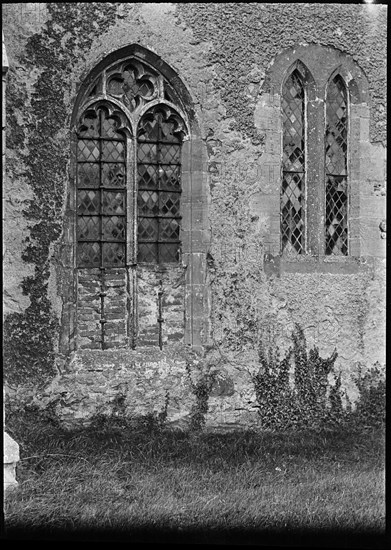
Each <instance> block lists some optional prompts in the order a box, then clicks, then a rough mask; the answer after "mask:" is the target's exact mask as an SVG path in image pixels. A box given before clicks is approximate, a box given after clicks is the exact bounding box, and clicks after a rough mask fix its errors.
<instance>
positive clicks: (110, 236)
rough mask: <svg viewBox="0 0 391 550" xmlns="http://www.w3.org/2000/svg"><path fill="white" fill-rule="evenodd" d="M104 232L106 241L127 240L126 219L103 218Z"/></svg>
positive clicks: (115, 217)
mask: <svg viewBox="0 0 391 550" xmlns="http://www.w3.org/2000/svg"><path fill="white" fill-rule="evenodd" d="M102 232H103V240H104V241H111V240H114V241H123V240H125V217H124V216H111V217H106V216H103V217H102Z"/></svg>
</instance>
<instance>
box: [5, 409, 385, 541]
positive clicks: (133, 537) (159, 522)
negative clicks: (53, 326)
mask: <svg viewBox="0 0 391 550" xmlns="http://www.w3.org/2000/svg"><path fill="white" fill-rule="evenodd" d="M7 431H8V433H9V434H10V435H11V436H12V437H14V439H15V440H16V441H18V443H19V444H20V454H21V460H20V462H19V464H18V467H17V479H18V481H19V487H18V488H17V489H15V490H14V491H12V492H11V493H10V494H9V497H8V498H7V501H6V504H5V528H6V536H7V537H10V538H26V537H27V538H31V537H42V536H45V537H46V538H50V537H51V536H52V537H53V538H57V537H58V536H61V539H62V540H63V539H64V538H68V539H69V540H71V539H83V538H88V539H93V540H104V539H110V540H116V539H119V540H127V541H143V542H163V541H172V542H182V543H183V542H185V543H207V542H216V543H220V544H221V543H227V544H230V543H237V544H243V543H248V544H250V543H257V544H260V545H264V544H270V543H273V541H274V540H278V543H279V544H281V543H282V544H284V545H285V544H286V545H291V544H292V543H294V544H296V543H299V544H302V545H307V543H308V545H311V546H319V547H321V546H327V545H329V544H330V540H331V538H332V539H333V540H335V539H337V540H338V541H339V542H340V543H342V545H343V546H344V547H356V546H357V547H368V548H383V547H384V544H383V543H384V530H385V481H384V463H385V458H384V434H383V431H382V430H379V429H378V430H366V431H362V432H357V431H352V430H348V429H345V430H339V431H336V432H330V431H328V432H326V431H325V432H324V433H316V432H311V431H308V432H305V433H304V432H301V433H292V432H290V433H284V434H283V433H280V434H271V433H261V432H260V433H255V432H235V433H227V434H206V433H204V434H202V435H200V436H197V437H196V436H194V435H189V434H188V433H184V432H173V431H169V430H163V431H154V430H148V429H147V428H146V427H142V426H139V427H133V428H132V427H130V426H129V425H127V424H126V423H124V422H121V421H117V422H116V421H109V422H106V423H105V422H102V423H101V424H100V425H96V426H95V427H91V428H85V429H82V430H78V431H73V432H65V431H63V430H61V429H59V428H58V427H56V426H55V425H51V424H50V423H48V422H45V421H44V420H43V419H42V418H40V417H39V416H37V415H36V414H34V413H32V412H30V413H29V414H26V413H25V414H23V415H20V416H19V417H16V416H15V417H13V418H7ZM59 534H61V535H59Z"/></svg>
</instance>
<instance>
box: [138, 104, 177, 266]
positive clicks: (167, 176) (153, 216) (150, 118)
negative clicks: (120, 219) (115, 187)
mask: <svg viewBox="0 0 391 550" xmlns="http://www.w3.org/2000/svg"><path fill="white" fill-rule="evenodd" d="M176 127H177V121H176V120H175V118H173V117H172V116H171V115H169V113H168V112H166V111H164V110H163V109H161V108H160V109H159V108H155V109H153V110H151V111H149V112H148V113H146V115H144V117H143V119H142V120H141V122H140V125H139V131H138V152H137V161H138V162H137V174H138V194H137V208H138V235H137V237H138V239H137V240H138V261H139V262H147V263H164V262H169V263H175V262H178V261H179V259H180V248H181V242H180V222H181V214H180V199H181V165H180V162H181V135H180V133H179V132H176V130H175V129H176Z"/></svg>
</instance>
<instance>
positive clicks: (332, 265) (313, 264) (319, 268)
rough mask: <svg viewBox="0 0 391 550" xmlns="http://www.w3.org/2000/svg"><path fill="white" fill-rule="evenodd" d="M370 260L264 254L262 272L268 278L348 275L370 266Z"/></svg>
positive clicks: (347, 257) (349, 257) (364, 258)
mask: <svg viewBox="0 0 391 550" xmlns="http://www.w3.org/2000/svg"><path fill="white" fill-rule="evenodd" d="M372 263H373V262H372V261H371V258H366V257H359V256H343V257H341V256H309V255H303V256H296V257H294V258H287V257H284V256H280V255H276V256H273V255H271V254H265V256H264V270H265V273H266V274H267V275H268V276H272V275H275V276H277V277H280V276H281V274H285V273H329V274H336V275H350V274H354V273H360V272H362V271H363V270H365V269H370V268H371V266H372Z"/></svg>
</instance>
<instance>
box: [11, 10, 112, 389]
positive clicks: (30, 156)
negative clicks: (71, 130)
mask: <svg viewBox="0 0 391 550" xmlns="http://www.w3.org/2000/svg"><path fill="white" fill-rule="evenodd" d="M46 6H47V10H48V15H49V18H48V21H47V22H46V24H45V25H44V26H43V27H42V30H41V31H40V32H37V33H35V34H33V35H32V36H31V37H30V38H29V39H28V41H27V44H26V47H25V53H24V58H23V59H22V60H21V62H22V65H24V66H25V67H26V68H27V69H30V70H31V72H32V73H34V74H38V77H37V80H36V81H35V82H34V85H33V93H32V94H31V98H30V102H28V101H25V102H24V108H23V109H22V108H21V105H20V103H21V101H20V98H19V95H20V94H19V95H18V93H17V91H16V89H15V88H17V86H16V83H12V84H11V86H10V88H9V91H10V93H9V94H8V97H7V111H8V113H10V116H9V117H8V119H7V136H10V137H7V143H8V145H9V146H10V147H12V148H13V149H15V150H18V151H19V154H20V156H21V157H23V162H24V164H25V167H26V168H25V174H24V175H25V177H26V180H27V181H28V183H29V185H30V186H31V189H32V192H33V194H34V198H33V199H32V200H30V201H29V204H28V206H27V208H26V209H25V210H24V212H23V214H24V217H25V219H26V220H27V221H28V223H29V226H30V227H29V228H30V237H29V238H28V239H27V240H26V245H27V246H26V248H25V250H24V252H23V254H22V258H23V260H24V261H25V262H26V263H29V264H33V265H34V266H35V271H34V274H33V275H32V276H30V277H27V278H26V279H25V280H24V281H23V284H22V288H23V293H24V294H25V295H27V296H28V297H29V298H30V305H29V306H28V307H27V309H26V310H25V311H24V312H23V313H13V314H11V315H8V316H7V318H6V319H5V322H4V342H3V343H4V365H5V368H4V373H5V378H6V380H7V382H9V383H10V384H12V383H13V384H17V383H18V382H20V381H27V380H29V381H31V382H33V381H44V380H45V378H46V379H47V378H48V377H49V376H50V375H51V374H52V373H53V371H54V355H55V350H54V344H55V340H56V337H57V333H58V328H59V323H58V319H57V318H56V316H55V314H54V312H53V309H52V304H51V301H50V299H49V298H48V280H49V276H50V268H49V265H50V264H49V262H50V255H51V253H52V248H53V244H54V243H55V242H56V241H57V240H58V239H59V237H60V235H61V231H62V217H63V206H64V205H63V201H64V194H65V185H66V182H67V178H68V174H67V168H68V161H69V158H68V157H69V134H68V132H67V121H68V120H69V115H70V112H71V108H70V105H69V103H68V100H67V99H66V98H67V97H70V96H71V94H72V91H71V85H72V80H71V79H70V78H69V75H70V73H71V72H72V70H73V67H74V66H75V65H76V64H77V63H78V62H79V61H80V58H83V57H84V56H85V55H86V54H87V53H88V52H89V50H90V48H91V45H92V43H93V41H94V39H95V38H96V37H98V36H100V35H101V33H102V32H104V31H106V30H107V29H108V28H109V27H110V26H111V25H113V24H114V23H115V21H116V17H117V7H116V5H115V4H112V3H109V2H102V3H70V2H69V3H68V2H66V3H49V4H47V5H46ZM66 37H68V38H67V39H66ZM10 76H11V78H17V74H16V73H15V74H13V75H10ZM20 88H21V90H22V91H23V93H24V94H25V93H26V91H25V87H23V86H21V87H20ZM14 106H18V108H19V110H20V115H21V117H22V119H23V121H22V122H21V121H20V120H19V121H17V120H16V118H15V117H13V116H12V112H13V108H14ZM15 135H18V136H19V138H20V139H19V140H15V139H14V136H15ZM24 150H25V151H27V154H24Z"/></svg>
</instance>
